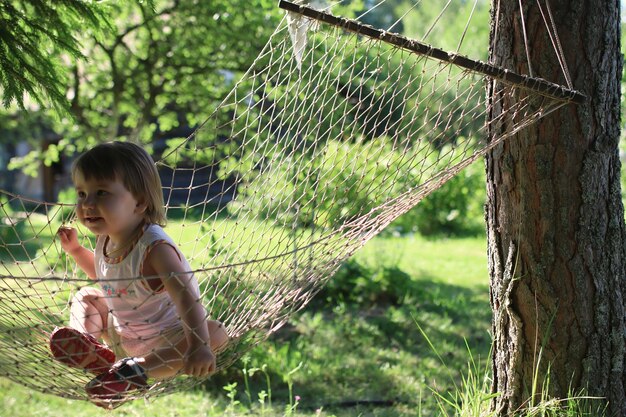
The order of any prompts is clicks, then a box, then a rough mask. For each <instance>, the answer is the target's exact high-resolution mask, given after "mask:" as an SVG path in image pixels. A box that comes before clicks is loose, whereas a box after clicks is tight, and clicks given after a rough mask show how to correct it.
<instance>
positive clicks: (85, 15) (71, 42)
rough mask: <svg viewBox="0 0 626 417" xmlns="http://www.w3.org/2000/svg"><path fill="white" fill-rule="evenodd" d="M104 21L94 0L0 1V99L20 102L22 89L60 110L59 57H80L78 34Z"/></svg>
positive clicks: (62, 77) (62, 72) (62, 79)
mask: <svg viewBox="0 0 626 417" xmlns="http://www.w3.org/2000/svg"><path fill="white" fill-rule="evenodd" d="M106 24H107V22H106V18H105V13H104V8H103V6H102V5H101V4H100V3H99V2H86V1H77V0H58V1H55V2H49V1H45V0H24V1H15V0H8V1H2V2H0V88H1V89H2V103H3V105H4V106H5V107H9V106H10V105H11V104H12V103H13V102H15V103H17V105H19V106H20V107H21V108H25V107H26V103H25V101H24V94H25V93H27V94H28V95H29V96H30V98H31V99H33V100H34V101H36V102H37V103H39V104H40V105H42V106H44V107H45V106H46V105H48V104H52V105H54V106H55V108H56V110H57V111H61V112H66V111H67V110H68V109H69V102H68V101H67V98H66V90H67V83H66V82H67V76H66V73H67V69H66V67H65V65H64V64H65V63H64V60H67V59H69V60H81V59H83V58H84V55H83V53H82V52H81V43H80V39H79V37H80V36H81V35H83V34H85V33H89V32H91V33H92V34H93V35H96V34H98V33H100V32H101V30H102V29H103V27H105V26H106Z"/></svg>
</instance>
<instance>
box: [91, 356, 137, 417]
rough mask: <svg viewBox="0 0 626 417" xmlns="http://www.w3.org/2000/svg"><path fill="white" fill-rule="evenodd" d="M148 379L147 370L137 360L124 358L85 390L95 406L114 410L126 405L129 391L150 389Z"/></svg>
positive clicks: (96, 378) (92, 381) (93, 380)
mask: <svg viewBox="0 0 626 417" xmlns="http://www.w3.org/2000/svg"><path fill="white" fill-rule="evenodd" d="M147 379H148V378H147V377H146V372H145V370H144V369H143V368H142V367H141V366H140V365H139V364H138V363H137V362H136V359H135V358H124V359H122V360H120V361H118V362H116V363H115V364H114V365H113V366H112V367H111V369H109V370H108V371H106V372H103V373H102V374H100V375H98V376H97V377H95V378H94V379H92V380H91V381H89V383H88V384H87V385H85V390H86V391H87V395H89V400H90V401H91V402H93V403H94V404H95V405H97V406H99V407H102V408H107V409H113V408H116V407H119V406H120V405H122V404H123V403H124V401H125V400H126V394H127V393H128V392H129V391H134V390H144V389H146V388H148V381H147Z"/></svg>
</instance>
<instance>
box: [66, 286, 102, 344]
mask: <svg viewBox="0 0 626 417" xmlns="http://www.w3.org/2000/svg"><path fill="white" fill-rule="evenodd" d="M108 315H109V311H108V308H107V304H106V301H105V300H104V294H103V293H102V291H100V289H98V288H94V287H84V288H81V289H80V290H79V291H78V292H77V293H76V295H75V296H74V298H72V305H71V308H70V327H72V328H74V329H76V330H80V331H81V332H85V333H89V334H90V335H92V336H93V337H95V338H96V339H99V338H101V337H102V336H106V332H105V331H104V329H106V327H107V320H108Z"/></svg>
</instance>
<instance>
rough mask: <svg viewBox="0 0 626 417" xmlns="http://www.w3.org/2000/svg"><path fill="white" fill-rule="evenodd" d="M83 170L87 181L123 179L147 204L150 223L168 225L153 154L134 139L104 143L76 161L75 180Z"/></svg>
mask: <svg viewBox="0 0 626 417" xmlns="http://www.w3.org/2000/svg"><path fill="white" fill-rule="evenodd" d="M76 172H80V173H81V174H82V176H83V177H84V178H85V179H86V180H91V179H94V180H119V181H121V182H122V183H123V184H124V187H126V189H127V190H128V191H130V192H131V194H132V195H133V197H135V199H136V200H137V201H139V202H142V203H144V204H146V211H145V213H144V215H145V219H146V221H147V222H150V223H155V224H158V225H160V226H165V224H166V223H167V219H166V217H165V207H164V205H165V204H164V203H163V190H162V187H161V178H160V177H159V173H158V171H157V169H156V165H155V164H154V160H153V159H152V157H151V156H150V155H149V154H148V153H147V152H146V151H145V150H144V149H143V148H142V147H141V146H139V145H137V144H134V143H132V142H117V141H116V142H108V143H102V144H100V145H97V146H95V147H93V148H92V149H90V150H88V151H87V152H85V153H83V154H82V155H81V156H79V157H78V159H76V161H74V165H73V166H72V179H75V175H76Z"/></svg>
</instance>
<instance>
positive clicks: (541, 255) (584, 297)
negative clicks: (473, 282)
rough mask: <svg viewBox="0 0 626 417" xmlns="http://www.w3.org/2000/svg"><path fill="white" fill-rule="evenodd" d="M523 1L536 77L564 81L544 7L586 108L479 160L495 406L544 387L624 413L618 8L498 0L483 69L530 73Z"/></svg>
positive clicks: (585, 1)
mask: <svg viewBox="0 0 626 417" xmlns="http://www.w3.org/2000/svg"><path fill="white" fill-rule="evenodd" d="M520 3H522V4H523V9H522V14H523V17H524V19H523V20H524V22H525V28H526V35H527V36H526V37H527V41H528V55H529V56H530V61H531V67H532V75H534V76H539V77H541V78H545V79H547V80H550V81H553V82H558V83H561V84H563V83H565V79H564V77H563V75H562V73H561V70H560V66H559V63H558V60H557V56H556V54H555V53H554V52H553V47H552V44H551V42H550V39H549V37H548V32H547V30H546V27H545V24H544V20H543V18H542V14H541V10H540V9H539V7H538V6H537V4H538V3H540V4H541V6H542V7H543V10H544V14H545V12H546V10H547V6H549V7H550V10H551V12H552V16H553V17H554V19H555V26H556V29H557V32H558V34H559V35H560V41H561V44H562V47H563V51H564V56H565V58H566V60H567V65H568V67H569V70H570V74H571V78H572V83H573V88H574V89H577V90H579V91H581V92H583V93H584V94H585V95H586V96H587V100H586V102H585V103H584V104H581V105H574V104H570V105H567V106H565V107H562V108H561V109H560V110H558V111H557V112H554V113H552V114H551V115H549V116H547V117H545V118H543V119H542V120H541V121H539V122H538V123H536V124H534V125H532V126H531V127H529V128H527V129H525V130H523V131H522V132H521V133H519V134H517V135H516V136H515V137H513V138H511V139H509V140H507V141H505V142H504V143H503V144H502V145H499V146H498V147H496V148H495V149H493V150H492V151H491V152H490V153H489V154H488V155H487V157H486V172H487V195H488V196H487V199H488V201H487V206H486V221H487V237H488V256H489V272H490V276H491V303H492V308H493V312H494V319H493V329H492V330H493V338H494V348H493V356H492V360H493V373H494V380H493V390H494V392H498V393H500V395H499V396H498V397H497V398H496V399H495V400H494V402H493V406H494V408H495V409H496V410H497V411H498V414H499V415H502V416H508V415H511V414H513V413H514V412H515V411H516V410H518V409H522V408H524V407H525V406H527V405H532V404H533V403H534V404H536V403H537V402H538V399H539V396H540V395H541V393H542V392H543V393H546V394H548V395H549V396H550V397H552V398H565V397H571V396H573V395H578V394H580V393H581V392H583V390H584V392H585V393H587V394H589V395H593V396H599V397H603V398H605V399H606V400H607V401H608V408H607V415H610V416H626V397H625V373H624V359H625V355H626V349H625V343H624V342H625V336H624V335H625V331H626V327H625V314H626V310H625V308H624V307H625V306H624V294H625V292H624V291H625V288H626V285H625V280H624V278H625V272H626V270H625V265H626V250H625V242H626V240H625V237H626V236H625V226H624V210H623V206H622V200H621V186H620V160H619V151H618V144H619V137H620V78H621V71H622V63H621V55H620V45H619V42H620V11H619V7H620V5H619V1H618V0H611V1H608V0H600V1H598V0H571V1H552V2H546V1H543V0H541V1H539V0H538V1H524V2H520V1H518V0H493V1H492V29H491V36H492V44H491V49H490V57H491V61H492V62H493V63H495V64H496V65H500V66H503V67H505V68H509V69H512V70H515V71H517V72H521V73H526V74H528V73H529V66H528V64H527V62H528V60H527V59H526V58H527V52H526V48H525V46H524V45H525V41H524V33H523V26H522V21H521V19H520V13H519V5H520ZM546 3H549V4H546ZM496 22H497V25H496ZM492 93H493V92H492ZM498 111H506V109H502V110H498ZM494 117H497V114H494Z"/></svg>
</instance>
